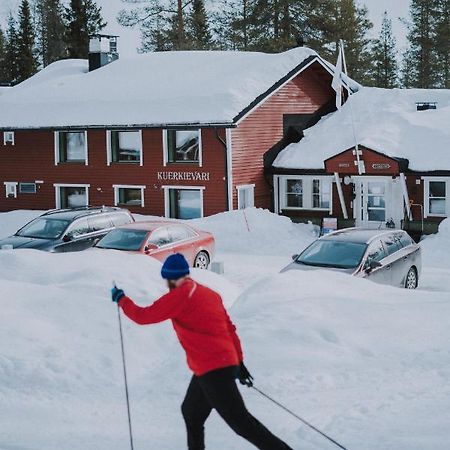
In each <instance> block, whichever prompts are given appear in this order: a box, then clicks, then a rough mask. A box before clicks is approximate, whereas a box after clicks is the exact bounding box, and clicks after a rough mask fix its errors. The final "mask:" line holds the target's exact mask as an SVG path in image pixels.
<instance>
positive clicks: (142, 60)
mask: <svg viewBox="0 0 450 450" xmlns="http://www.w3.org/2000/svg"><path fill="white" fill-rule="evenodd" d="M314 57H317V58H318V59H319V61H320V62H321V63H322V64H323V65H324V66H327V67H328V70H332V68H333V66H331V65H330V64H329V63H326V64H325V62H324V61H323V60H321V59H320V57H319V56H318V55H317V53H316V52H315V51H313V50H311V49H308V48H305V47H301V48H295V49H291V50H288V51H286V52H283V53H277V54H268V53H258V52H238V51H180V52H175V51H173V52H154V53H147V54H142V55H138V56H136V57H133V58H129V59H126V58H124V59H119V60H118V61H115V62H113V63H111V64H109V65H107V66H104V67H102V68H100V69H97V70H94V71H92V72H88V63H87V61H85V60H65V61H58V62H56V63H53V64H51V65H50V66H48V67H46V68H45V69H43V70H42V71H41V72H39V73H38V74H36V75H35V76H33V77H31V78H30V79H28V80H26V81H25V82H23V83H21V84H19V85H17V86H15V87H14V88H13V89H11V90H9V91H8V92H6V93H5V94H4V95H2V96H1V97H0V128H3V129H6V128H13V129H19V128H45V127H48V128H52V127H69V126H70V127H77V126H79V127H82V126H93V127H95V126H99V127H100V126H139V125H141V126H142V125H170V124H174V125H177V124H192V125H196V124H231V123H232V122H233V119H234V118H235V117H236V116H237V115H238V114H239V113H240V112H241V111H243V110H244V109H245V108H246V107H248V106H249V105H250V104H251V103H252V102H254V101H255V100H256V99H257V98H258V97H259V96H260V95H262V94H264V93H265V92H266V91H267V90H269V89H270V88H271V87H272V86H273V85H274V84H276V83H277V82H278V81H280V80H282V79H283V78H284V77H286V76H287V75H288V74H289V73H290V72H291V71H293V70H295V69H297V68H299V66H301V65H302V64H305V63H306V60H308V58H311V59H314Z"/></svg>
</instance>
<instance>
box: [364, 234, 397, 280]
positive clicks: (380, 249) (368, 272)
mask: <svg viewBox="0 0 450 450" xmlns="http://www.w3.org/2000/svg"><path fill="white" fill-rule="evenodd" d="M386 256H387V254H386V250H385V247H384V245H383V243H382V242H381V239H376V240H375V241H373V242H371V243H370V244H369V247H368V249H367V251H366V257H365V261H364V267H363V268H364V277H365V278H367V279H369V280H372V281H374V282H375V283H380V284H391V282H392V275H391V268H392V266H391V265H390V264H389V263H388V261H386ZM371 261H376V262H378V263H380V264H381V266H380V267H375V268H373V269H370V262H371Z"/></svg>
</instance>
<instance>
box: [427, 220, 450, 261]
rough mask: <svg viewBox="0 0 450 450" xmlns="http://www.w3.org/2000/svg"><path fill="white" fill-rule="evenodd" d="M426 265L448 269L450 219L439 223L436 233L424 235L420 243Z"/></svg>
mask: <svg viewBox="0 0 450 450" xmlns="http://www.w3.org/2000/svg"><path fill="white" fill-rule="evenodd" d="M420 245H421V246H422V249H423V253H422V254H423V262H424V264H425V265H426V266H431V267H441V268H445V269H448V268H449V266H450V219H445V220H443V221H442V222H441V223H440V224H439V231H438V233H437V234H431V235H429V236H426V237H425V238H424V239H423V240H422V242H421V243H420Z"/></svg>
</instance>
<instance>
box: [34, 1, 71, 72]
mask: <svg viewBox="0 0 450 450" xmlns="http://www.w3.org/2000/svg"><path fill="white" fill-rule="evenodd" d="M63 12H64V9H63V7H62V5H61V2H60V0H37V2H36V16H37V40H38V51H39V55H40V58H41V61H42V65H43V66H44V67H45V66H48V65H49V64H51V63H52V62H55V61H58V60H60V59H63V58H65V57H66V56H67V46H66V43H65V26H64V21H63Z"/></svg>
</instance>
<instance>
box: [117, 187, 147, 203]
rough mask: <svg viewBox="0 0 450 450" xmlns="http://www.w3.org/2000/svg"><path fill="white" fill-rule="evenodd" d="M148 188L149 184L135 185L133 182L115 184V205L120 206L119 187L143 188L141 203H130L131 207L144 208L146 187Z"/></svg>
mask: <svg viewBox="0 0 450 450" xmlns="http://www.w3.org/2000/svg"><path fill="white" fill-rule="evenodd" d="M146 188H147V186H142V185H139V186H137V185H133V184H113V189H114V206H118V205H119V199H120V196H119V189H140V190H141V204H140V205H139V206H138V205H128V206H131V207H138V208H144V207H145V195H144V194H145V189H146Z"/></svg>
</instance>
